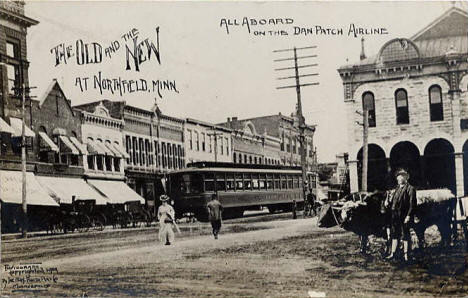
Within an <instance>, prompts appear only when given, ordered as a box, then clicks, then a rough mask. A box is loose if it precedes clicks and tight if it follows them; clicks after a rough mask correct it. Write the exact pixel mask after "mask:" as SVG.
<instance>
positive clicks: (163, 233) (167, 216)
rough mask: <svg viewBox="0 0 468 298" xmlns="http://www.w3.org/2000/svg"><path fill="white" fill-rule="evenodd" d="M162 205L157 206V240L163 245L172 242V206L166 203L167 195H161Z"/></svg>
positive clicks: (173, 215)
mask: <svg viewBox="0 0 468 298" xmlns="http://www.w3.org/2000/svg"><path fill="white" fill-rule="evenodd" d="M160 200H161V202H162V205H161V206H159V208H158V219H159V241H161V242H162V243H164V244H165V245H171V243H172V242H174V231H173V229H172V226H173V224H174V220H175V212H174V208H172V206H171V205H170V204H169V203H168V201H169V197H168V196H166V195H161V197H160Z"/></svg>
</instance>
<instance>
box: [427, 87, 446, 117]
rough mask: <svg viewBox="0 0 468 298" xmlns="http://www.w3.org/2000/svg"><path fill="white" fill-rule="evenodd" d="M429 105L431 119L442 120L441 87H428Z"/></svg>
mask: <svg viewBox="0 0 468 298" xmlns="http://www.w3.org/2000/svg"><path fill="white" fill-rule="evenodd" d="M429 105H430V113H431V121H442V120H444V107H443V105H442V89H441V88H440V87H439V86H437V85H434V86H431V88H429Z"/></svg>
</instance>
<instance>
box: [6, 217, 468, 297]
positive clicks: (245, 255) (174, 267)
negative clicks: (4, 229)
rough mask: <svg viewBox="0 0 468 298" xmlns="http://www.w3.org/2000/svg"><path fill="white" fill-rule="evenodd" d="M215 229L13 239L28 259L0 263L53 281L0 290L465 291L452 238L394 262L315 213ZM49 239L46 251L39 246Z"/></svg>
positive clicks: (460, 252)
mask: <svg viewBox="0 0 468 298" xmlns="http://www.w3.org/2000/svg"><path fill="white" fill-rule="evenodd" d="M223 232H224V233H222V234H221V236H220V239H219V240H214V239H213V238H212V237H211V236H209V235H207V234H208V233H209V227H208V226H207V225H202V226H201V227H199V228H198V230H196V231H191V232H186V231H185V232H184V231H183V234H182V235H179V238H178V240H177V241H176V243H175V244H174V245H171V246H164V245H161V244H160V243H157V242H156V235H155V233H154V231H153V232H152V233H148V231H146V232H145V230H143V231H140V232H138V233H132V234H122V235H120V236H118V235H117V236H116V235H113V236H107V237H103V238H104V239H101V238H100V237H89V238H87V239H84V240H83V239H75V240H73V238H70V239H67V238H63V239H62V240H56V239H55V240H54V239H50V240H44V241H37V240H36V241H29V242H21V241H12V242H9V243H6V244H5V246H4V247H3V249H4V252H5V250H7V251H8V248H9V247H10V248H11V249H13V250H15V251H17V252H21V251H24V252H25V251H29V250H30V249H31V247H34V245H36V246H35V248H34V249H33V250H34V251H37V253H36V256H35V257H32V258H25V256H23V257H22V258H17V257H14V256H12V255H9V256H8V255H7V256H6V259H4V260H3V262H4V263H3V265H5V264H8V265H10V266H12V265H17V264H20V263H32V262H35V263H41V264H40V266H41V268H57V273H56V274H55V275H56V277H57V280H56V281H53V282H52V283H51V285H50V287H49V288H47V289H45V290H40V291H35V292H13V289H12V284H8V285H6V286H5V289H4V291H3V293H4V294H17V295H24V294H28V295H29V294H35V295H38V296H41V295H47V296H49V295H60V296H63V295H66V296H83V295H88V296H114V297H117V296H119V297H120V296H140V297H146V296H158V297H311V296H313V295H314V294H320V293H321V292H323V293H325V294H326V296H327V297H349V296H355V297H375V296H378V295H382V296H385V297H389V296H399V297H400V296H407V297H410V296H411V297H414V296H464V295H466V293H467V292H468V272H467V271H466V269H467V264H468V263H467V262H468V257H467V255H466V253H464V247H463V245H462V243H461V242H459V243H456V245H455V246H454V247H453V248H450V249H448V250H443V251H439V250H438V248H437V247H436V246H434V241H433V240H437V239H436V238H437V237H436V238H434V239H431V237H429V243H430V245H429V248H428V249H427V254H426V256H425V257H424V258H423V260H421V261H420V262H418V263H415V264H412V265H407V266H402V265H401V264H398V263H388V262H384V261H382V259H381V257H380V254H379V249H380V245H379V243H377V245H374V246H373V247H372V251H371V254H370V255H368V256H362V255H360V254H359V253H358V252H357V251H358V241H357V236H355V235H353V234H351V233H348V232H345V231H343V230H341V229H339V228H332V229H319V228H317V227H316V225H315V219H298V220H289V219H288V220H277V221H272V222H253V223H239V224H226V226H225V229H224V230H223ZM54 242H55V243H54ZM74 242H76V243H77V244H76V246H74ZM374 242H375V241H374ZM377 242H378V241H377ZM19 243H22V245H18V244H19ZM38 243H40V244H38ZM48 244H49V245H50V251H52V253H47V246H48ZM374 244H375V243H374ZM60 245H62V246H63V247H60ZM20 247H22V249H21V248H20ZM24 252H23V253H24ZM24 255H25V253H24ZM4 269H5V266H2V270H4ZM5 275H7V273H3V274H2V277H5ZM314 292H315V293H314ZM317 292H318V293H317Z"/></svg>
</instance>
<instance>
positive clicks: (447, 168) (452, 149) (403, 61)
mask: <svg viewBox="0 0 468 298" xmlns="http://www.w3.org/2000/svg"><path fill="white" fill-rule="evenodd" d="M467 46H468V14H467V13H466V12H464V11H463V10H460V9H458V8H456V7H452V8H451V9H449V10H448V11H446V12H445V13H444V14H443V15H441V16H440V17H439V18H437V19H436V20H434V21H433V22H432V23H431V24H429V25H428V26H427V27H425V28H423V29H422V30H421V31H419V32H417V33H416V34H415V35H414V36H412V37H411V38H396V39H392V40H389V41H388V42H386V43H385V44H384V45H383V46H382V47H381V49H380V51H379V52H378V53H377V54H376V55H373V56H370V57H366V55H365V52H364V44H363V49H362V53H361V60H360V62H358V63H356V64H353V65H346V66H343V67H340V68H339V69H338V72H339V74H340V76H341V78H342V81H343V87H344V101H345V104H346V112H347V116H348V119H347V121H348V122H347V128H348V138H349V144H348V148H349V159H350V160H349V171H350V183H351V191H357V190H358V189H359V186H360V180H361V174H360V173H361V163H362V127H361V126H359V125H357V124H356V121H360V122H362V119H360V116H359V115H358V114H357V113H356V111H362V110H363V107H364V106H365V107H366V108H367V109H368V110H369V126H370V128H369V167H368V168H369V171H368V189H369V190H374V189H385V188H387V187H389V186H390V185H391V184H392V183H394V181H393V180H394V179H393V176H392V175H391V174H392V173H393V172H394V171H395V170H396V169H398V168H406V169H407V170H408V171H409V173H410V175H411V178H410V182H412V183H413V184H414V185H416V186H417V187H418V188H438V187H448V188H449V189H451V190H452V191H453V192H454V193H456V194H457V195H464V194H466V193H467V186H468V179H467V178H468V158H467V157H468V145H467V142H466V140H467V139H468V126H467V123H468V104H467V102H468V92H467V88H468V76H467V68H468V61H467V58H468V48H467Z"/></svg>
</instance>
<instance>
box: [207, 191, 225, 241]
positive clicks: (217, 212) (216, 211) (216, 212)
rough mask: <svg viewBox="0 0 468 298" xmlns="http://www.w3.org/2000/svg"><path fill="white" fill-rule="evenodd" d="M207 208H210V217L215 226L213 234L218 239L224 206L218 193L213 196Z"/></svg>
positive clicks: (212, 225) (213, 226)
mask: <svg viewBox="0 0 468 298" xmlns="http://www.w3.org/2000/svg"><path fill="white" fill-rule="evenodd" d="M206 208H207V209H208V219H209V220H210V222H211V227H212V228H213V236H214V238H215V239H218V234H219V230H220V229H221V220H222V212H223V206H222V205H221V203H220V202H219V200H218V195H217V194H213V195H212V196H211V200H210V201H209V202H208V204H207V205H206Z"/></svg>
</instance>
